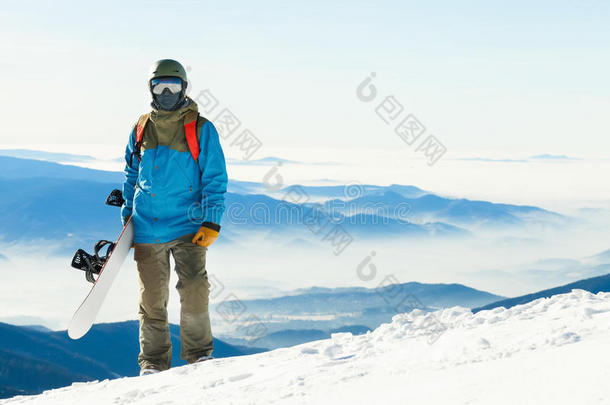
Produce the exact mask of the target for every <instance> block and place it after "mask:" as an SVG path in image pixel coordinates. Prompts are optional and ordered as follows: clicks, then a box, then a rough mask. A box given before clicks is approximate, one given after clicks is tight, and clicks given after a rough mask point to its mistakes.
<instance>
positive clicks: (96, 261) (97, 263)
mask: <svg viewBox="0 0 610 405" xmlns="http://www.w3.org/2000/svg"><path fill="white" fill-rule="evenodd" d="M104 249H105V253H103V254H101V253H102V252H103V250H104ZM112 249H114V243H113V242H111V241H109V240H100V241H97V243H96V244H95V246H94V248H93V251H94V253H93V254H92V255H91V254H89V253H87V252H85V251H84V250H83V249H78V250H77V251H76V253H75V254H74V257H73V258H72V267H74V268H75V269H78V270H83V271H84V272H85V278H86V279H87V281H88V282H90V283H95V282H96V281H97V278H96V277H95V276H94V275H98V276H99V274H100V271H101V270H102V267H104V264H105V263H106V260H108V257H110V253H112Z"/></svg>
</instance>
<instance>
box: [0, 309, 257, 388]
mask: <svg viewBox="0 0 610 405" xmlns="http://www.w3.org/2000/svg"><path fill="white" fill-rule="evenodd" d="M170 333H171V339H172V354H173V365H175V366H179V365H184V364H186V363H185V362H184V361H183V360H181V359H180V341H179V336H180V328H179V326H177V325H170ZM0 342H2V347H0V397H5V398H6V397H9V396H13V395H17V394H36V393H40V392H42V391H43V390H47V389H50V388H56V387H62V386H66V385H70V384H72V383H73V382H78V381H93V380H102V379H110V378H118V377H123V376H134V375H138V373H139V367H138V364H137V355H138V352H139V342H138V322H137V321H127V322H119V323H108V324H96V325H94V326H93V327H92V328H91V330H90V331H89V333H88V334H87V335H86V336H85V337H83V338H81V339H79V340H71V339H70V338H69V337H68V335H67V333H66V331H59V332H53V331H48V330H45V329H44V328H40V327H36V326H33V327H26V326H14V325H10V324H6V323H0ZM261 351H262V349H256V348H245V347H236V346H233V345H230V344H227V343H225V342H223V341H222V340H218V339H215V340H214V356H215V357H218V358H220V357H230V356H241V355H245V354H252V353H258V352H261Z"/></svg>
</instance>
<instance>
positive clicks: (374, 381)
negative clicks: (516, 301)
mask: <svg viewBox="0 0 610 405" xmlns="http://www.w3.org/2000/svg"><path fill="white" fill-rule="evenodd" d="M439 322H440V323H442V327H439V326H440V324H439ZM609 342H610V293H598V294H591V293H589V292H586V291H583V290H573V291H572V292H571V293H568V294H561V295H556V296H553V297H551V298H543V299H539V300H536V301H532V302H530V303H528V304H525V305H519V306H515V307H513V308H511V309H508V310H507V309H504V308H496V309H493V310H489V311H481V312H479V313H477V314H472V313H471V312H470V310H468V309H465V308H460V307H454V308H449V309H444V310H439V311H436V312H434V313H428V314H425V313H422V312H420V311H419V310H414V311H413V312H411V313H409V314H401V315H397V316H395V317H394V319H393V320H392V322H391V323H389V324H384V325H381V326H380V327H379V328H377V329H376V330H375V331H373V332H370V333H368V334H366V335H361V336H352V335H351V334H349V333H340V334H335V335H333V336H332V338H331V339H327V340H320V341H316V342H310V343H306V344H302V345H299V346H295V347H291V348H285V349H278V350H274V351H271V352H267V353H261V354H257V355H251V356H244V357H233V358H225V359H217V360H211V361H208V362H205V363H201V364H195V365H192V366H184V367H179V368H174V369H171V370H168V371H165V372H162V373H159V374H155V375H150V376H145V377H133V378H122V379H118V380H111V381H101V382H91V383H78V384H74V385H72V386H71V387H66V388H62V389H57V390H51V391H46V392H44V393H43V394H41V395H39V396H33V397H15V398H11V399H8V400H4V401H0V404H22V403H23V404H45V405H49V404H79V405H81V404H147V405H148V404H202V403H214V404H232V403H235V404H271V403H282V404H284V403H288V404H291V403H308V404H326V403H330V404H340V403H346V404H347V403H349V404H360V403H362V404H364V403H367V404H371V403H380V404H402V403H416V401H422V403H424V402H423V401H425V403H427V404H494V405H495V404H511V405H514V404H520V405H521V404H537V405H539V404H609V403H610V397H609V396H608V393H609V392H610V391H609V390H608V388H607V387H608V380H609V379H610V343H609Z"/></svg>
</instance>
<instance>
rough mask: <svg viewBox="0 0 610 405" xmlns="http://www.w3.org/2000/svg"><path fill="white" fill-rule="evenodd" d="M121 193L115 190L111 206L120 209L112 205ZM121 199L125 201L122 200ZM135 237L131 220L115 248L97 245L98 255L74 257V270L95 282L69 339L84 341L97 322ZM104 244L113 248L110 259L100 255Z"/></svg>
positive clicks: (75, 320) (69, 333)
mask: <svg viewBox="0 0 610 405" xmlns="http://www.w3.org/2000/svg"><path fill="white" fill-rule="evenodd" d="M117 192H119V193H120V191H119V190H114V191H113V192H112V193H111V195H110V196H109V197H108V199H107V200H106V203H107V204H108V205H117V204H116V203H114V202H110V200H111V198H112V197H113V194H114V197H115V198H116V193H117ZM120 199H121V200H122V197H121V198H120ZM133 235H134V228H133V223H132V220H131V218H129V220H128V221H127V223H125V226H124V227H123V230H122V231H121V234H120V235H119V237H118V239H117V241H116V242H115V243H114V244H113V243H110V242H108V241H100V242H98V243H97V244H96V249H95V255H89V254H87V253H86V252H84V251H83V250H81V249H79V250H78V251H77V252H76V254H75V255H74V258H73V259H72V267H75V268H78V269H80V270H84V271H86V273H87V280H88V281H91V282H93V287H92V288H91V291H90V292H89V294H87V296H86V297H85V299H84V300H83V302H82V304H81V305H80V306H79V307H78V309H77V310H76V312H75V313H74V316H73V317H72V320H71V321H70V326H69V327H68V336H70V338H72V339H80V338H81V337H83V336H84V335H85V334H86V333H87V332H88V331H89V329H91V326H92V325H93V322H95V317H96V316H97V314H98V312H99V310H100V308H101V306H102V303H103V302H104V299H105V298H106V295H108V291H110V287H111V286H112V283H113V281H114V279H115V278H116V276H117V274H118V273H119V270H120V269H121V265H122V264H123V262H124V261H125V259H126V258H127V255H128V254H129V250H130V249H131V246H132V245H133ZM102 242H106V243H108V244H109V246H108V247H107V249H108V250H107V253H106V255H105V256H103V257H101V258H100V257H99V255H98V250H99V249H98V245H100V244H102V245H105V244H106V243H102ZM93 274H97V278H94V277H93Z"/></svg>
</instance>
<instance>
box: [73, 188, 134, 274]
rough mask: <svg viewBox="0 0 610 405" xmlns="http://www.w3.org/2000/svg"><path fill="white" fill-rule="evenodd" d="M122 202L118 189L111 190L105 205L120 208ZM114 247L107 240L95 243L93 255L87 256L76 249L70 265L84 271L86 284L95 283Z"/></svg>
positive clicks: (121, 194)
mask: <svg viewBox="0 0 610 405" xmlns="http://www.w3.org/2000/svg"><path fill="white" fill-rule="evenodd" d="M124 202H125V200H124V199H123V193H122V192H121V190H118V189H114V190H112V192H111V193H110V195H109V196H108V198H106V205H111V206H113V207H121V206H122V205H123V203H124ZM114 245H115V244H114V242H111V241H109V240H100V241H97V243H96V244H95V246H94V247H93V254H89V253H87V252H85V251H84V250H83V249H78V250H77V251H76V253H74V257H73V258H72V264H71V265H72V267H74V268H75V269H78V270H82V271H84V272H85V278H86V279H87V281H88V282H90V283H95V282H96V281H97V278H96V277H95V276H99V274H100V271H102V268H103V267H104V264H105V263H106V260H108V258H109V257H110V254H111V253H112V249H114ZM104 250H105V251H104Z"/></svg>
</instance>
